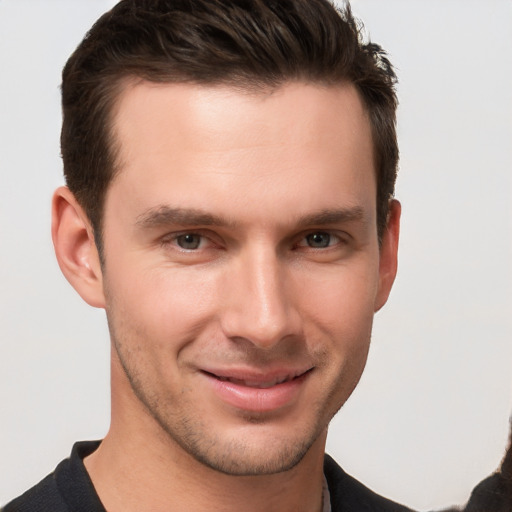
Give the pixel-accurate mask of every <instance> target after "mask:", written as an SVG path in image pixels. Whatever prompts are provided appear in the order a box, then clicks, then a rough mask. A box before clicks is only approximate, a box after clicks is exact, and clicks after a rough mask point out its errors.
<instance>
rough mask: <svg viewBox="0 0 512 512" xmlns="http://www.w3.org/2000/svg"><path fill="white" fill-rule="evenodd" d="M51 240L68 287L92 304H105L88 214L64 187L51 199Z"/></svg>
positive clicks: (102, 305)
mask: <svg viewBox="0 0 512 512" xmlns="http://www.w3.org/2000/svg"><path fill="white" fill-rule="evenodd" d="M52 239H53V246H54V248H55V255H56V256H57V261H58V263H59V267H60V269H61V271H62V273H63V274H64V276H65V277H66V279H67V280H68V281H69V283H70V284H71V286H73V288H74V289H75V290H76V291H77V292H78V293H79V295H80V296H81V297H82V298H83V299H84V300H85V302H87V303H88V304H90V305H91V306H94V307H98V308H103V307H105V297H104V294H103V275H102V269H101V265H100V258H99V254H98V250H97V248H96V244H95V241H94V233H93V230H92V227H91V225H90V222H89V220H88V218H87V215H86V214H85V212H84V211H83V209H82V207H81V206H80V205H79V204H78V202H77V200H76V199H75V196H74V195H73V194H72V193H71V191H70V190H69V189H68V188H67V187H59V188H58V189H57V190H56V191H55V193H54V195H53V201H52Z"/></svg>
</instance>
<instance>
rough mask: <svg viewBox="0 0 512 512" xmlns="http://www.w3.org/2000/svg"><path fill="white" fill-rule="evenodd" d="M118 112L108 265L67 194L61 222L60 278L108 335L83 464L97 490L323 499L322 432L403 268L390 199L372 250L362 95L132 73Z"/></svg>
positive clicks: (299, 502)
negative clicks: (100, 433)
mask: <svg viewBox="0 0 512 512" xmlns="http://www.w3.org/2000/svg"><path fill="white" fill-rule="evenodd" d="M114 121H115V122H114V134H115V137H116V140H117V143H118V145H119V148H120V153H119V162H120V169H121V170H120V172H119V174H118V175H117V176H116V178H115V179H114V181H113V182H112V183H111V185H110V187H109V190H108V192H107V197H106V203H105V213H104V233H103V239H104V264H103V266H102V265H100V262H99V257H98V254H97V251H96V248H95V245H94V238H93V236H92V229H91V226H90V224H89V222H88V220H87V217H86V215H85V214H84V212H83V211H82V209H81V208H80V206H79V205H78V204H77V202H76V200H75V199H74V197H73V195H72V194H71V193H70V192H69V190H67V189H66V188H60V189H59V190H57V192H56V194H55V197H54V222H53V237H54V243H55V248H56V253H57V257H58V260H59V264H60V266H61V268H62V270H63V272H64V274H65V275H66V277H67V278H68V280H69V281H70V282H71V284H72V285H73V286H74V287H75V288H76V289H77V291H78V292H79V293H80V295H81V296H82V297H83V298H84V300H86V301H87V302H88V303H89V304H91V305H93V306H96V307H102V308H105V309H106V312H107V317H108V322H109V328H110V333H111V339H112V422H111V428H110V430H109V432H108V434H107V436H106V438H105V439H104V441H103V442H102V444H101V446H100V448H99V449H98V450H97V451H96V452H94V453H93V454H92V455H91V456H89V457H88V458H87V459H86V461H85V463H86V468H87V470H88V471H89V474H90V475H91V478H92V481H93V483H94V485H95V487H96V489H97V491H98V494H99V496H100V498H101V499H102V501H103V503H104V504H105V506H106V508H107V509H108V510H111V511H115V510H127V511H130V510H134V511H135V510H143V509H145V510H154V511H160V510H162V511H163V510H174V509H176V510H197V511H199V510H212V509H213V510H226V511H228V510H240V508H241V507H242V508H243V509H244V510H248V511H251V510H261V509H262V508H261V507H262V506H263V505H264V507H265V510H268V511H272V510H276V511H277V510H280V511H283V510H289V511H291V510H293V511H317V510H320V508H321V487H322V478H323V476H322V471H323V469H322V464H323V453H324V448H325V439H326V434H327V426H328V424H329V421H330V420H331V418H332V417H333V415H334V414H335V413H336V412H337V411H338V409H339V408H340V407H341V406H342V405H343V404H344V403H345V401H346V400H347V398H348V397H349V395H350V394H351V392H352V391H353V389H354V387H355V386H356V384H357V382H358V380H359V378H360V376H361V373H362V371H363V368H364V365H365V362H366V357H367V353H368V348H369V343H370V335H371V327H372V320H373V315H374V313H375V311H377V310H378V309H379V308H380V307H382V305H383V304H384V303H385V302H386V300H387V297H388V294H389V292H390V289H391V286H392V283H393V280H394V277H395V273H396V255H397V244H398V229H399V216H400V208H399V204H398V203H397V202H396V201H393V202H392V204H391V211H390V218H389V223H388V228H387V230H385V232H384V235H383V239H382V243H381V245H380V246H379V244H378V240H377V228H376V226H377V223H376V201H375V196H376V184H375V171H374V165H373V154H372V141H371V132H370V126H369V121H368V118H367V115H366V112H365V111H364V108H363V106H362V104H361V101H360V99H359V96H358V95H357V92H356V90H355V89H354V88H353V87H352V86H350V85H344V86H336V87H334V86H330V87H321V86H318V85H312V84H304V83H289V84H285V85H283V86H281V87H280V88H278V89H275V90H272V91H264V92H261V91H260V92H258V93H254V92H252V93H248V92H241V91H239V90H234V89H232V88H230V87H227V86H219V87H201V86H194V85H189V84H165V85H161V84H159V85H156V84H150V83H147V82H136V83H135V82H132V83H130V84H128V85H127V86H126V88H125V90H124V91H123V93H122V94H121V97H120V99H119V102H118V105H117V109H116V112H115V116H114ZM226 379H228V383H226ZM283 379H285V380H286V383H284V384H279V383H277V382H276V381H280V380H283ZM229 381H230V382H231V383H230V382H229ZM127 447H129V449H127ZM226 489H229V493H226Z"/></svg>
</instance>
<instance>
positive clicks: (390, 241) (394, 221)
mask: <svg viewBox="0 0 512 512" xmlns="http://www.w3.org/2000/svg"><path fill="white" fill-rule="evenodd" d="M401 212H402V207H401V205H400V203H399V202H398V201H397V200H396V199H392V200H391V201H390V203H389V214H388V223H387V226H386V229H385V230H384V233H382V241H381V246H380V262H379V289H378V291H377V297H376V300H375V311H378V310H379V309H380V308H381V307H382V306H384V304H386V301H387V300H388V297H389V293H390V292H391V287H392V286H393V283H394V281H395V277H396V270H397V266H398V238H399V235H400V214H401Z"/></svg>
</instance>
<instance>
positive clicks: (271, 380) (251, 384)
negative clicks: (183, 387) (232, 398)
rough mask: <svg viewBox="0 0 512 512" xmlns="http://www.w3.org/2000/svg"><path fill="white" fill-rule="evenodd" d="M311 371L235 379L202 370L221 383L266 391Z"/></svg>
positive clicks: (230, 376)
mask: <svg viewBox="0 0 512 512" xmlns="http://www.w3.org/2000/svg"><path fill="white" fill-rule="evenodd" d="M312 370H313V368H309V369H307V370H305V371H290V372H287V373H284V374H278V375H274V376H265V375H261V376H252V377H245V378H244V377H235V376H232V375H224V374H222V372H219V373H220V374H217V373H214V372H209V371H206V370H203V371H204V373H206V374H207V375H209V376H210V377H213V378H214V379H218V380H220V381H221V382H231V383H232V384H235V385H237V386H246V387H248V388H257V389H268V388H272V387H274V386H278V385H279V384H284V383H286V382H290V381H292V380H294V379H298V378H300V377H302V376H303V375H305V374H306V373H309V372H311V371H312Z"/></svg>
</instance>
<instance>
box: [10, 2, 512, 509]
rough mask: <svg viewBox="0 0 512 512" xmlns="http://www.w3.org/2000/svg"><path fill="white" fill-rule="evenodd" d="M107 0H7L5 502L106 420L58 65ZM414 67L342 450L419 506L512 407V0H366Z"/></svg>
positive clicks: (447, 490)
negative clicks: (56, 239) (372, 320)
mask: <svg viewBox="0 0 512 512" xmlns="http://www.w3.org/2000/svg"><path fill="white" fill-rule="evenodd" d="M112 4H113V1H112V0H44V1H43V0H0V173H1V180H0V315H1V321H0V343H1V348H0V425H1V426H0V428H1V435H0V504H1V503H5V502H6V501H7V500H8V499H9V498H11V497H13V496H14V495H16V494H18V493H20V492H21V491H23V490H25V489H26V488H27V487H28V486H29V485H31V484H33V483H35V482H36V481H38V480H39V479H40V478H42V477H43V476H44V475H45V474H47V473H48V472H49V471H51V470H52V469H53V467H54V466H55V464H56V463H57V462H58V461H59V460H61V459H62V458H63V457H65V456H67V455H68V453H69V451H70V448H71V445H72V443H73V442H74V441H75V440H78V439H94V438H100V437H101V436H103V435H104V433H105V432H106V429H107V426H108V422H109V390H108V359H109V348H108V344H109V341H108V335H107V330H106V324H105V319H104V314H103V312H102V311H98V310H94V309H91V308H89V307H88V306H86V305H85V304H84V303H82V302H81V300H80V298H79V297H78V295H77V294H76V293H75V292H74V291H73V290H72V289H71V287H70V286H69V285H68V284H67V282H66V281H65V280H64V278H63V277H62V276H61V275H60V271H59V269H58V267H57V264H56V263H55V261H54V256H53V252H52V246H51V242H50V198H51V194H52V191H53V189H54V188H55V187H56V186H57V185H59V184H61V183H62V178H61V175H62V165H61V160H60V158H59V144H58V137H59V128H60V107H59V88H58V86H59V83H60V71H61V68H62V66H63V64H64V62H65V60H66V58H67V56H68V55H69V53H70V52H71V51H72V50H73V48H74V47H75V46H76V44H78V42H79V40H80V39H81V37H82V36H83V34H84V32H85V30H86V29H87V28H89V26H90V25H91V24H92V22H93V21H94V20H95V19H96V18H97V17H98V15H99V14H100V13H101V12H103V11H104V10H106V9H107V8H109V7H110V6H111V5H112ZM353 9H354V11H355V12H356V14H357V15H358V16H360V17H361V18H362V19H363V20H364V21H365V24H366V28H367V31H368V32H369V33H370V35H371V38H372V39H373V40H374V41H376V42H379V43H381V44H382V45H383V46H384V47H385V48H386V49H387V50H388V51H389V53H390V54H391V58H392V60H393V62H394V63H395V65H396V67H397V71H398V73H399V76H400V87H399V95H400V100H401V106H400V113H399V136H400V145H401V152H402V160H401V171H400V177H399V186H398V194H397V195H398V197H399V198H400V199H401V201H402V204H403V231H402V241H401V258H400V271H399V274H398V278H397V282H396V285H395V289H394V291H393V293H392V295H391V299H390V301H389V303H388V305H387V307H386V308H385V309H384V310H383V311H382V312H381V313H379V314H378V315H377V318H376V326H375V331H374V336H373V346H372V351H371V355H370V359H369V362H368V366H367V369H366V372H365V375H364V376H363V379H362V381H361V384H360V386H359V387H358V389H357V390H356V392H355V393H354V395H353V397H352V398H351V399H350V400H349V402H348V403H347V405H346V406H345V407H344V408H343V410H342V411H341V412H340V413H339V415H338V416H337V417H336V419H335V420H334V423H333V425H332V427H331V431H330V438H329V444H328V449H329V451H330V452H331V453H332V454H333V455H334V456H335V458H336V459H337V460H338V461H339V462H340V463H341V464H342V465H343V466H344V468H345V469H346V470H347V471H349V472H351V473H352V474H354V475H355V476H356V477H358V478H360V479H362V480H363V481H364V482H365V483H367V484H368V485H369V486H371V487H373V488H374V489H375V490H376V491H378V492H380V493H383V494H385V495H388V496H390V497H392V498H394V499H397V500H400V501H403V502H405V503H407V504H408V505H410V506H414V507H418V508H421V509H427V508H439V507H442V506H446V505H449V504H452V503H461V502H464V501H465V500H466V499H467V497H468V494H469V491H470V490H471V488H472V487H473V486H474V485H475V484H476V483H477V482H478V481H479V480H480V479H482V478H483V477H485V476H486V475H488V474H489V473H490V472H492V471H493V470H494V469H495V467H496V466H497V464H498V463H499V461H500V459H501V456H502V454H503V451H504V448H505V444H506V438H507V430H508V417H509V413H510V412H511V411H512V385H511V384H512V371H511V370H512V266H511V262H512V206H511V205H512V149H511V148H512V57H511V51H512V2H510V1H508V0H486V2H485V3H483V2H481V1H476V0H475V1H472V0H354V1H353Z"/></svg>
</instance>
